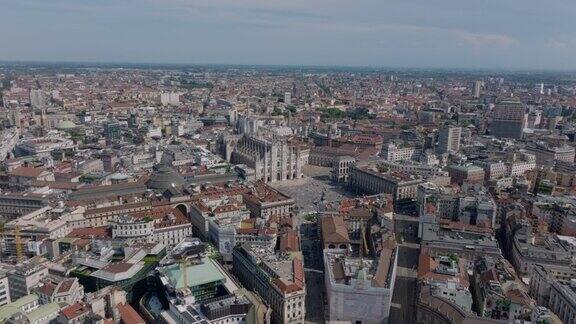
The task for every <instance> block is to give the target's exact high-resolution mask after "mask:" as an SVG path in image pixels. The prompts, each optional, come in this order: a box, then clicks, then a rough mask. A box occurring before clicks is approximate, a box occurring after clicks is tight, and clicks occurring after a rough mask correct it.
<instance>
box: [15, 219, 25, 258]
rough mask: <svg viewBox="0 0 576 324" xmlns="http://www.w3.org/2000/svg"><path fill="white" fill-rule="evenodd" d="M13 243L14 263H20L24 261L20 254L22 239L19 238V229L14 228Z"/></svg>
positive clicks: (17, 227)
mask: <svg viewBox="0 0 576 324" xmlns="http://www.w3.org/2000/svg"><path fill="white" fill-rule="evenodd" d="M14 243H15V244H16V262H18V263H22V261H24V259H23V257H22V256H23V254H22V237H21V236H20V227H19V226H16V227H15V228H14Z"/></svg>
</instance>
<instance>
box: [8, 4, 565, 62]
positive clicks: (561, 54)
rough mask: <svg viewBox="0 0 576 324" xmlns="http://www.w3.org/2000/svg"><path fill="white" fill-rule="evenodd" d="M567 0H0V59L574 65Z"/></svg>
mask: <svg viewBox="0 0 576 324" xmlns="http://www.w3.org/2000/svg"><path fill="white" fill-rule="evenodd" d="M575 16H576V1H574V0H538V1H536V0H0V60H2V61H58V62H59V61H74V62H133V63H193V64H205V63H210V64H263V65H268V64H273V65H328V66H331V65H337V66H375V67H434V68H485V69H555V70H574V69H576V19H574V17H575Z"/></svg>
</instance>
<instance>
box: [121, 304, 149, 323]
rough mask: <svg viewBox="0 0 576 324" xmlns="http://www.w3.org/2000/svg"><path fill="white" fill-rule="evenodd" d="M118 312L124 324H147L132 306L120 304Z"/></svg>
mask: <svg viewBox="0 0 576 324" xmlns="http://www.w3.org/2000/svg"><path fill="white" fill-rule="evenodd" d="M118 311H119V312H120V318H121V319H122V323H124V324H146V321H144V319H143V318H142V317H141V316H140V314H138V313H137V312H136V311H135V310H134V308H132V306H130V304H119V305H118Z"/></svg>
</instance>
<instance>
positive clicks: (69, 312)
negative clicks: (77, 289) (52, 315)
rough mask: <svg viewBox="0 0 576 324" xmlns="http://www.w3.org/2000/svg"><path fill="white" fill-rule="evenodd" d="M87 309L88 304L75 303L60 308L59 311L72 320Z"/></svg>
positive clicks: (88, 309)
mask: <svg viewBox="0 0 576 324" xmlns="http://www.w3.org/2000/svg"><path fill="white" fill-rule="evenodd" d="M89 311H90V308H88V306H86V305H84V304H83V303H76V304H72V305H70V306H68V307H66V308H64V309H62V310H61V311H60V312H61V313H62V315H64V317H66V318H67V319H69V320H72V319H75V318H77V317H79V316H80V315H83V314H85V313H87V312H89Z"/></svg>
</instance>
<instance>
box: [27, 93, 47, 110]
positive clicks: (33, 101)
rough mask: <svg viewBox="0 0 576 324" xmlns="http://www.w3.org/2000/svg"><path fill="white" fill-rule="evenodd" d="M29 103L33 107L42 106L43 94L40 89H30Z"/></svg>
mask: <svg viewBox="0 0 576 324" xmlns="http://www.w3.org/2000/svg"><path fill="white" fill-rule="evenodd" d="M30 105H31V106H32V107H33V108H40V107H42V106H44V95H43V94H42V90H39V89H32V90H30Z"/></svg>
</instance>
